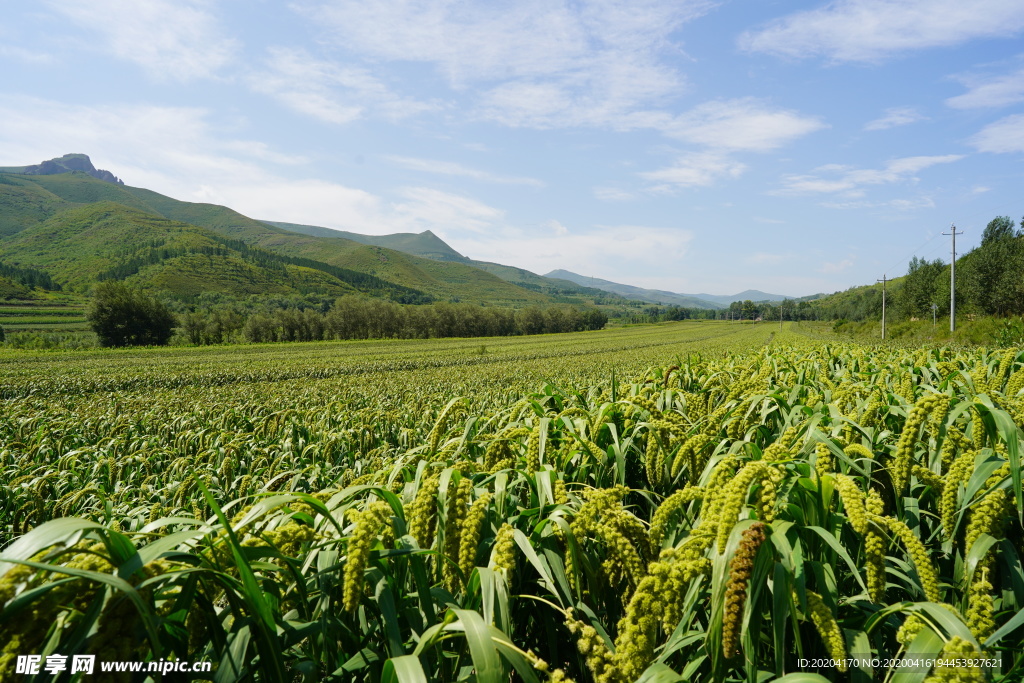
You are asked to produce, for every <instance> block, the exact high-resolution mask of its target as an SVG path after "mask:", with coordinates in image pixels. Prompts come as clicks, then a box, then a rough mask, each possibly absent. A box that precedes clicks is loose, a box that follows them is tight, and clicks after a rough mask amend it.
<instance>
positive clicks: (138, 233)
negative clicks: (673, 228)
mask: <svg viewBox="0 0 1024 683" xmlns="http://www.w3.org/2000/svg"><path fill="white" fill-rule="evenodd" d="M115 205H117V206H120V207H122V208H121V209H117V208H116V207H115ZM90 207H91V208H90ZM129 209H130V210H134V211H135V213H130V212H126V211H125V210H129ZM83 212H84V213H83ZM111 212H113V213H116V214H118V216H119V217H120V219H121V220H120V221H119V222H120V224H121V228H118V227H117V226H116V225H114V223H118V221H113V220H111V219H110V218H109V217H107V218H104V214H107V213H111ZM144 213H145V214H149V215H151V216H157V217H162V218H164V219H168V220H169V221H171V222H172V223H173V225H175V226H176V227H175V228H173V229H172V231H173V232H175V236H174V238H173V239H172V242H173V243H168V246H167V248H168V249H169V250H170V249H173V248H179V249H192V250H195V249H197V248H199V247H205V246H212V245H213V244H215V243H217V242H218V240H221V241H222V240H223V238H228V239H229V240H237V241H241V242H244V243H245V244H246V245H248V246H250V247H252V248H256V249H259V250H262V251H265V252H270V253H274V254H278V255H281V256H285V257H290V258H291V259H292V260H293V263H292V264H289V265H299V266H306V267H309V268H312V270H317V269H318V267H317V266H316V265H315V264H312V263H309V262H311V261H315V262H317V263H319V264H326V265H328V266H333V267H334V268H336V269H342V270H346V271H353V272H357V273H362V274H364V275H366V276H368V279H367V282H372V283H373V284H372V286H364V284H365V283H364V284H361V283H359V282H355V281H353V279H352V278H348V279H347V280H346V281H347V283H348V284H350V285H352V287H354V289H355V290H356V291H363V292H365V293H367V294H370V295H373V296H380V295H384V296H386V298H392V299H398V298H400V297H398V296H396V295H395V294H394V292H396V291H399V290H403V289H404V290H405V291H406V294H405V296H404V300H410V301H411V300H413V299H414V298H416V297H420V298H421V299H422V300H430V299H439V300H449V301H464V302H473V303H487V304H491V305H499V306H512V307H521V306H525V305H531V304H532V305H537V304H540V305H545V304H550V303H552V302H553V301H554V299H552V297H550V296H549V295H547V294H545V293H544V292H539V291H537V290H535V289H531V288H524V287H520V286H518V285H516V284H514V283H511V282H509V281H507V280H504V279H502V278H500V277H497V276H495V275H493V274H491V273H487V272H485V271H483V270H481V269H479V268H474V267H472V266H471V265H468V264H466V263H462V262H459V259H457V258H454V257H453V258H452V259H451V260H448V261H439V260H436V259H434V258H424V257H420V256H415V255H413V254H408V253H404V252H403V251H396V250H394V249H388V248H386V247H383V246H378V245H373V244H366V243H364V242H365V241H366V240H364V241H355V240H352V239H346V238H344V237H340V236H320V235H310V234H300V233H297V232H291V231H289V230H285V229H283V228H280V227H277V226H275V225H270V224H268V223H264V222H261V221H257V220H254V219H251V218H248V217H247V216H243V215H242V214H239V213H238V212H236V211H233V210H231V209H229V208H227V207H223V206H217V205H213V204H202V203H190V202H182V201H178V200H175V199H172V198H170V197H166V196H163V195H160V194H159V193H156V192H152V191H150V190H146V189H142V188H133V187H127V186H124V185H118V184H113V183H109V182H103V181H100V180H97V179H96V178H93V177H91V176H89V175H88V174H86V173H82V172H78V173H64V174H59V175H44V176H19V175H15V174H0V235H2V236H3V237H0V261H6V262H9V263H14V264H21V265H31V266H33V267H38V268H42V269H44V270H47V272H49V270H50V269H52V271H53V275H54V277H55V278H56V279H57V280H58V281H61V282H64V283H67V284H68V285H70V286H72V287H75V288H78V289H79V290H80V291H84V290H85V288H87V286H88V285H89V283H90V282H92V281H94V280H95V278H96V277H97V276H98V275H99V274H100V273H103V272H107V271H110V272H115V271H116V274H115V275H114V276H115V277H123V278H126V279H127V278H133V277H134V281H135V282H136V283H137V284H141V285H144V286H147V287H152V288H157V289H159V288H164V289H166V290H167V291H168V292H170V293H172V294H175V295H181V296H186V297H190V296H195V295H196V294H197V293H198V292H200V291H216V292H222V293H227V294H232V295H244V294H249V293H255V292H266V293H270V294H277V293H289V292H312V291H316V292H318V293H319V294H322V295H324V296H333V295H336V294H338V293H340V292H343V291H352V289H351V288H346V287H341V288H340V289H339V287H338V286H337V283H335V282H334V281H333V280H331V279H330V278H326V279H325V278H324V277H322V276H321V275H318V274H316V273H309V272H298V271H295V270H294V269H289V268H285V269H284V270H283V271H280V269H279V272H277V274H271V273H267V272H264V271H265V269H264V270H261V268H260V267H254V266H253V264H252V263H251V262H250V261H251V259H246V258H245V257H244V255H241V256H240V255H239V254H234V253H229V254H216V255H211V258H209V259H206V260H203V259H197V258H194V255H191V254H190V255H188V256H185V255H181V256H175V257H172V258H162V259H160V264H159V265H160V267H158V268H146V269H142V270H140V272H139V275H138V276H136V274H135V273H131V274H125V269H124V268H121V269H120V270H118V268H119V266H123V265H125V264H127V263H128V262H131V261H133V260H135V259H137V258H138V257H139V256H138V251H139V249H141V248H142V247H141V246H140V245H142V244H143V243H149V242H160V241H164V242H166V241H167V240H168V239H171V238H169V237H168V235H166V234H165V233H166V232H167V230H168V229H171V228H169V227H168V226H169V225H170V224H168V223H160V222H154V221H153V220H150V219H145V218H143V214H144ZM126 216H130V218H126ZM91 219H97V220H99V221H101V224H100V225H97V226H94V228H95V229H94V228H93V227H90V228H89V229H85V224H86V223H88V221H89V220H91ZM184 225H191V226H193V227H194V228H196V227H197V228H203V229H205V230H206V231H207V232H206V233H201V232H196V231H195V230H194V229H193V230H191V231H189V230H184V229H183V227H182V226H184ZM129 226H130V227H129ZM297 227H302V226H297ZM128 232H130V233H131V235H130V236H127V233H128ZM125 236H127V239H128V243H127V244H121V243H120V242H119V240H120V238H121V237H125ZM51 237H52V238H54V239H55V240H56V241H55V242H54V244H53V248H52V249H51V248H48V247H47V245H46V240H47V239H50V238H51ZM397 237H398V238H399V239H400V240H405V243H406V244H405V246H407V245H408V244H407V243H409V242H410V240H412V239H413V238H417V239H420V238H421V237H422V236H397ZM387 241H388V240H386V239H382V240H381V242H382V243H384V242H387ZM433 242H434V243H435V248H436V250H441V251H443V249H442V248H441V246H438V245H443V246H444V247H447V245H444V243H443V242H441V241H440V240H437V239H436V237H435V238H434V240H433ZM161 246H163V245H161ZM448 249H449V250H450V248H448ZM236 251H237V250H236ZM451 253H452V254H456V253H455V252H454V251H452V252H451ZM456 256H457V254H456ZM462 260H465V259H462ZM149 265H156V264H149ZM79 266H84V267H82V268H79ZM321 270H322V269H321ZM381 282H384V283H387V284H381ZM12 291H13V290H12ZM574 303H580V304H582V303H590V301H587V300H586V297H585V296H584V297H577V298H576V300H575V301H574Z"/></svg>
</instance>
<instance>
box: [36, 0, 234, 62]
mask: <svg viewBox="0 0 1024 683" xmlns="http://www.w3.org/2000/svg"><path fill="white" fill-rule="evenodd" d="M45 1H46V4H47V5H48V6H50V7H52V8H53V9H54V10H56V11H57V12H59V13H61V14H63V15H64V16H66V17H67V18H69V19H70V20H71V21H73V22H74V23H76V24H78V25H79V26H81V27H83V28H86V29H89V30H91V31H93V32H94V33H96V34H97V35H98V36H99V37H100V39H101V41H102V49H103V50H104V51H106V52H109V53H111V54H113V55H114V56H115V57H118V58H119V59H123V60H126V61H130V62H135V63H136V64H138V65H139V66H141V67H142V68H143V69H145V70H146V71H147V72H148V73H149V74H150V75H152V76H154V77H156V78H158V79H171V80H177V81H191V80H194V79H197V78H208V77H212V76H214V75H215V74H216V73H217V72H218V71H219V70H220V69H221V68H222V67H224V66H225V65H226V64H228V63H229V62H231V61H232V60H233V58H234V54H235V51H236V49H237V47H238V44H237V42H236V41H234V40H232V39H230V38H227V37H225V35H224V32H223V31H222V29H221V27H220V25H219V22H218V21H217V18H216V17H215V16H214V14H213V12H212V11H211V3H210V2H209V1H207V0H146V1H145V2H138V1H137V0H92V1H90V2H80V1H79V0H45Z"/></svg>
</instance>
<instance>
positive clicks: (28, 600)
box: [0, 325, 1024, 682]
mask: <svg viewBox="0 0 1024 683" xmlns="http://www.w3.org/2000/svg"><path fill="white" fill-rule="evenodd" d="M762 330H763V328H757V327H753V326H746V327H743V328H740V327H735V326H714V325H709V326H701V325H693V326H691V327H685V326H683V327H678V328H671V330H670V331H666V330H664V329H663V330H661V331H658V332H657V334H658V335H664V337H662V336H658V337H646V338H645V337H644V336H643V335H644V334H647V333H645V332H642V331H640V332H635V333H634V336H633V337H628V336H624V337H622V338H619V339H616V340H615V341H614V343H608V345H607V347H602V346H601V343H604V342H601V343H599V342H598V341H595V340H601V339H606V340H607V339H610V338H608V337H600V336H593V337H586V336H581V337H579V338H578V339H580V340H584V341H579V342H578V343H579V344H580V346H579V349H580V352H579V353H578V354H576V355H573V354H572V353H571V352H570V350H569V349H568V348H561V349H557V348H556V347H555V346H554V345H553V344H554V343H553V342H548V343H549V344H552V346H550V347H549V348H548V349H547V350H546V351H545V350H544V349H541V348H539V347H538V348H534V349H532V350H526V349H524V348H518V349H513V348H511V347H510V348H508V349H504V350H502V349H489V350H487V351H486V352H485V353H481V354H479V360H480V362H479V363H473V362H461V361H470V360H472V358H473V357H470V356H468V355H466V354H465V352H466V351H467V350H468V348H469V347H463V346H459V345H458V344H453V345H452V346H451V347H450V348H448V349H447V350H446V351H445V352H444V353H443V354H442V355H439V356H437V357H436V358H433V357H429V356H426V357H421V358H419V359H417V360H415V361H410V362H417V363H420V369H418V370H416V371H401V370H399V369H397V368H395V367H394V366H393V365H390V366H389V364H394V363H396V362H397V359H395V358H390V359H383V360H380V361H379V362H380V363H381V364H383V365H384V366H385V367H382V368H380V370H379V371H376V372H365V371H364V372H362V373H360V374H356V373H354V372H352V370H353V368H355V367H357V366H356V365H346V364H344V363H341V362H335V361H333V360H332V361H328V360H324V361H323V363H322V365H321V366H320V367H322V368H329V369H330V372H329V373H326V376H327V378H326V379H316V378H315V377H306V378H301V379H291V378H289V377H286V376H284V375H286V374H287V373H289V372H296V373H297V372H299V371H300V368H301V365H300V364H298V363H296V364H295V365H294V366H289V365H288V364H283V365H278V366H276V367H274V368H271V367H269V366H268V367H265V368H260V367H258V366H250V365H247V364H245V363H241V364H238V365H235V366H231V367H230V368H227V369H226V370H225V369H223V368H222V369H221V374H220V375H218V376H219V377H221V378H231V377H234V381H223V382H220V383H218V382H213V381H208V378H209V377H211V376H212V367H205V366H203V365H202V364H197V366H196V368H194V369H193V370H191V371H188V370H185V369H180V370H178V371H176V372H174V373H171V372H166V371H165V372H164V373H158V372H156V371H154V370H153V369H152V367H150V368H145V369H141V370H138V371H134V372H133V371H132V370H131V369H130V368H129V367H128V366H127V364H126V365H125V366H124V367H111V364H106V365H103V364H99V363H98V364H97V365H96V366H92V365H90V363H89V362H85V363H83V364H82V365H81V366H80V367H78V368H75V367H73V366H72V367H69V368H64V369H63V370H62V371H61V372H63V375H62V374H61V372H58V371H57V370H56V369H54V370H52V371H51V372H50V373H49V375H47V376H42V377H40V376H38V375H37V376H35V377H32V378H29V376H28V374H26V375H24V377H25V379H24V380H23V381H22V384H21V385H20V386H21V387H22V388H20V389H19V388H18V386H19V385H18V384H17V383H12V385H11V386H12V394H15V393H16V394H18V395H19V396H20V397H19V398H12V399H10V400H9V405H8V408H9V410H8V413H7V414H6V416H5V417H4V418H3V421H2V422H0V435H2V438H3V446H2V447H0V448H2V450H0V467H2V468H3V476H4V478H5V480H6V481H9V482H10V485H9V486H8V487H7V488H6V489H5V490H4V494H3V495H4V498H3V501H2V507H0V511H2V514H3V517H2V520H0V521H2V523H3V525H4V528H6V533H7V534H9V536H10V537H11V538H13V539H16V540H14V542H13V544H12V545H10V546H8V547H7V548H6V550H5V551H4V554H3V556H2V557H3V559H4V560H6V562H3V563H0V572H3V575H2V577H0V605H3V612H2V614H0V640H3V642H4V650H3V653H4V654H3V655H2V658H0V667H5V668H0V677H3V676H4V675H6V674H7V673H8V672H10V671H12V670H13V666H14V659H15V655H17V654H44V655H45V654H49V653H60V654H64V655H70V654H74V653H76V652H85V653H94V654H97V655H98V656H99V658H100V659H105V660H132V659H140V660H146V659H160V658H177V659H181V660H192V661H195V660H207V661H212V662H214V668H215V679H216V680H218V681H234V680H258V681H287V680H296V681H299V680H308V681H320V680H339V681H340V680H346V681H347V680H360V681H389V680H401V681H420V680H436V681H455V680H474V681H505V680H508V679H509V676H510V675H511V676H513V678H514V679H516V680H526V681H542V680H556V681H557V680H568V679H574V680H577V681H623V682H625V681H634V680H649V681H662V680H664V681H673V680H707V681H712V680H748V681H752V682H753V681H760V680H765V679H767V678H772V677H784V676H787V675H797V673H798V672H804V673H803V676H804V678H805V680H806V679H809V678H813V675H812V674H811V673H809V671H811V670H816V671H817V672H818V673H819V674H822V675H824V676H827V677H828V678H829V679H835V678H837V677H838V678H840V679H843V680H864V681H867V680H871V679H872V678H883V677H890V678H892V680H900V681H920V680H925V679H928V680H979V681H980V680H1012V679H1014V678H1015V677H1019V676H1020V675H1021V671H1022V667H1024V655H1022V651H1024V648H1022V644H1024V616H1022V613H1021V609H1022V607H1024V570H1022V568H1021V553H1022V552H1024V533H1022V526H1021V521H1020V520H1021V512H1022V503H1024V496H1022V493H1021V467H1020V449H1021V443H1022V440H1021V433H1020V425H1021V424H1024V353H1020V352H1019V351H1001V352H991V353H989V352H985V351H950V350H945V349H939V350H929V351H922V350H900V349H884V348H883V349H865V348H862V347H846V346H834V345H833V346H827V345H822V344H821V343H814V342H810V341H800V340H799V339H797V338H796V337H795V336H791V335H790V334H788V333H787V334H785V335H779V337H778V339H777V340H776V341H780V340H781V341H786V342H787V343H789V342H793V344H792V345H787V346H782V347H778V346H775V345H773V344H769V345H767V346H764V347H763V348H760V349H756V350H746V351H745V352H743V353H735V352H736V351H738V350H740V349H742V348H744V347H746V348H747V349H752V347H755V346H757V345H759V344H763V343H764V342H765V341H766V338H767V336H768V332H767V331H766V330H764V331H762ZM629 339H632V341H631V342H629V341H627V340H629ZM587 344H592V345H594V346H592V347H591V348H590V349H589V350H590V352H589V353H588V352H586V351H585V349H586V348H587V346H586V345H587ZM630 344H632V352H631V353H629V354H626V357H630V356H631V357H633V359H634V360H633V361H631V362H638V361H640V362H643V361H646V360H647V359H648V358H649V357H650V355H654V354H656V353H661V354H662V355H661V357H662V358H666V357H667V358H672V357H675V362H674V363H673V364H671V365H670V366H667V367H664V366H656V367H654V368H653V369H650V370H648V371H646V372H643V371H639V372H635V375H634V376H629V377H627V376H625V375H624V374H623V373H624V371H625V369H626V368H627V367H629V366H628V364H626V365H623V364H622V363H621V362H616V361H615V360H614V359H616V358H622V357H623V354H622V352H621V351H618V350H616V348H614V347H616V346H626V347H629V346H630ZM424 348H427V347H424ZM435 348H436V347H435ZM502 354H506V355H507V356H509V357H510V358H509V359H505V358H504V357H503V355H502ZM529 355H533V356H535V357H536V358H535V359H534V360H533V361H529V360H526V359H525V357H526V356H529ZM113 358H116V357H113ZM154 358H156V359H158V358H159V357H157V356H154ZM441 358H446V359H448V360H450V361H451V362H440V361H441ZM512 358H514V359H512ZM307 360H308V359H307ZM433 361H437V362H433ZM40 362H42V361H40ZM113 365H114V366H116V363H114V364H113ZM541 367H542V369H539V368H541ZM165 370H166V368H165ZM342 370H345V371H344V372H342ZM609 370H616V372H615V373H614V374H612V373H611V372H609ZM633 370H634V371H635V370H636V368H635V367H634V368H633ZM260 372H264V373H268V374H272V373H274V372H277V373H280V376H279V377H278V379H279V381H276V382H268V381H263V382H261V381H259V380H258V378H257V377H256V376H255V375H258V373H260ZM514 372H518V373H519V375H520V377H519V378H517V379H515V380H511V381H509V380H508V379H507V378H508V377H509V376H511V374H512V373H514ZM246 373H249V374H246ZM547 373H549V374H547ZM545 374H546V376H547V377H549V378H552V379H557V380H559V381H557V382H548V383H545V384H541V385H540V386H541V387H542V388H541V389H540V390H536V389H535V390H534V391H532V392H529V391H524V390H523V389H522V386H521V385H520V384H519V383H520V382H534V386H538V383H537V382H536V380H537V378H538V375H539V376H541V377H542V376H545ZM474 377H475V379H474ZM161 378H163V379H168V378H174V381H173V382H172V383H168V384H167V385H166V386H167V388H166V389H164V388H161V385H160V381H161ZM46 382H49V383H50V385H49V386H50V387H52V388H56V387H58V386H63V387H64V389H65V393H64V394H63V395H62V396H61V397H59V398H52V397H50V396H48V397H47V398H42V397H39V393H40V392H39V391H34V390H33V388H37V387H39V386H40V385H41V384H44V383H46ZM111 384H113V385H117V386H118V387H119V388H120V391H121V392H122V393H121V394H118V395H114V396H111V395H108V394H106V393H105V387H106V386H108V385H111ZM174 387H177V388H178V389H177V393H172V391H171V388H174ZM451 393H455V394H462V397H459V398H454V399H451V400H446V399H445V396H446V394H451ZM200 401H203V402H204V403H203V407H202V408H199V407H197V404H198V403H199V402H200ZM981 658H984V659H985V660H988V661H982V659H981ZM957 660H965V661H957ZM966 660H970V661H966ZM992 661H995V662H997V663H996V664H995V665H994V666H982V664H986V665H987V664H991V662H992ZM829 663H833V665H831V666H829ZM900 664H902V665H903V666H902V668H898V666H899V665H900ZM944 664H957V665H956V666H943V665H944ZM986 677H987V678H986ZM39 680H46V679H45V677H43V676H40V678H39ZM97 680H98V678H97ZM125 680H127V679H125Z"/></svg>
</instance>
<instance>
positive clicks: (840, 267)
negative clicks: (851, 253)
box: [818, 257, 854, 275]
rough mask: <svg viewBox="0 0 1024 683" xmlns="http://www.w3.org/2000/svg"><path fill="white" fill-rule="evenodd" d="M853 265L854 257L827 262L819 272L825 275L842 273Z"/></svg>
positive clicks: (819, 268) (821, 266)
mask: <svg viewBox="0 0 1024 683" xmlns="http://www.w3.org/2000/svg"><path fill="white" fill-rule="evenodd" d="M853 264H854V260H853V257H847V258H844V259H842V260H841V261H825V262H823V263H822V264H821V265H820V266H819V267H818V272H819V273H824V274H826V275H832V274H834V273H841V272H843V271H844V270H847V269H849V268H852V267H853Z"/></svg>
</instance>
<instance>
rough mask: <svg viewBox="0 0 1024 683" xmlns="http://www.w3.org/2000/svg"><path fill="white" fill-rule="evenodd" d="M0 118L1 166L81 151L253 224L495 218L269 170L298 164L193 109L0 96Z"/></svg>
mask: <svg viewBox="0 0 1024 683" xmlns="http://www.w3.org/2000/svg"><path fill="white" fill-rule="evenodd" d="M0 120H2V121H3V122H4V125H3V126H0V166H8V165H10V166H21V165H24V164H30V163H38V162H40V161H43V160H44V159H49V158H52V157H57V156H61V155H63V154H66V153H68V152H84V153H87V154H89V155H90V157H91V158H92V160H93V163H94V164H95V165H96V166H97V167H98V168H106V169H108V170H110V171H112V172H113V173H114V174H115V175H117V176H118V177H120V178H122V179H123V180H124V181H125V183H127V184H128V185H132V186H136V187H145V188H147V189H151V190H154V191H156V192H160V193H162V194H166V195H168V196H171V197H174V198H176V199H181V200H184V201H196V202H211V203H216V204H223V205H226V206H230V207H231V208H233V209H235V210H236V211H239V212H241V213H242V214H245V215H247V216H251V217H253V218H262V219H267V220H280V221H287V222H292V223H308V224H312V225H323V226H326V227H333V228H340V229H345V230H351V231H353V232H361V233H366V234H377V235H380V234H388V233H394V232H406V231H416V232H418V231H421V230H426V229H433V230H435V231H437V232H439V233H441V232H445V231H447V232H449V233H450V234H459V231H469V232H479V231H483V230H486V229H488V228H489V227H490V226H492V225H493V224H494V223H495V222H496V221H498V220H499V219H500V218H501V216H502V213H501V211H499V210H498V209H495V208H493V207H490V206H487V205H485V204H482V203H480V202H477V201H475V200H473V199H471V198H469V197H463V196H460V195H454V194H449V193H444V192H440V191H437V190H432V189H428V188H408V189H405V190H403V191H401V192H400V194H399V196H398V197H397V198H396V199H395V200H393V201H388V200H387V199H385V198H383V197H380V196H378V195H375V194H372V193H370V192H367V191H365V190H362V189H359V188H354V187H347V186H345V185H341V184H339V183H335V182H328V181H324V180H318V179H310V178H294V177H289V175H290V174H289V175H285V174H283V173H281V172H275V171H273V170H268V168H269V169H273V165H275V164H276V165H279V166H284V167H288V168H289V170H291V169H293V168H294V167H295V166H296V165H298V164H301V163H302V162H303V161H304V160H303V158H302V157H298V156H294V155H286V154H280V153H278V152H276V151H274V150H273V149H271V148H269V147H267V146H266V145H265V144H264V143H262V142H258V141H256V142H254V141H248V140H230V139H228V140H225V139H223V138H222V137H220V134H219V132H218V131H217V130H216V129H215V127H214V126H213V125H211V124H210V122H209V121H208V113H207V112H206V111H205V110H202V109H197V108H185V107H155V106H142V105H124V104H111V105H106V106H100V107H88V106H68V105H63V104H60V105H59V104H57V103H56V102H52V101H48V100H41V99H37V98H28V97H10V96H8V97H4V96H0ZM139 150H145V154H143V155H140V154H139Z"/></svg>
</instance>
